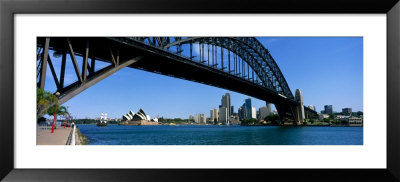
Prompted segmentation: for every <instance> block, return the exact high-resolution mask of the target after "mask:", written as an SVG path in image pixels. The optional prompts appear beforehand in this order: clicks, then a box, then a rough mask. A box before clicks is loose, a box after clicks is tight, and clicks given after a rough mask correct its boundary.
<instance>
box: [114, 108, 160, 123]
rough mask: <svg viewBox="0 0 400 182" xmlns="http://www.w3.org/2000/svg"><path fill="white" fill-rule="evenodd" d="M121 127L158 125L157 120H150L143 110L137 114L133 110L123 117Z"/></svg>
mask: <svg viewBox="0 0 400 182" xmlns="http://www.w3.org/2000/svg"><path fill="white" fill-rule="evenodd" d="M120 124H121V125H158V120H157V118H154V119H153V120H150V116H149V115H147V114H146V113H145V112H144V111H143V109H139V111H138V112H137V113H136V114H135V113H134V112H133V111H132V110H131V111H130V112H129V113H128V114H125V115H123V116H122V121H121V122H120Z"/></svg>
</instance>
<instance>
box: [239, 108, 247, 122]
mask: <svg viewBox="0 0 400 182" xmlns="http://www.w3.org/2000/svg"><path fill="white" fill-rule="evenodd" d="M245 111H246V109H245V106H244V104H243V105H242V106H240V107H239V109H238V117H239V120H244V119H246V113H245Z"/></svg>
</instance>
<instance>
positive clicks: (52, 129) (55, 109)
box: [51, 92, 60, 133]
mask: <svg viewBox="0 0 400 182" xmlns="http://www.w3.org/2000/svg"><path fill="white" fill-rule="evenodd" d="M58 96H60V93H59V92H56V99H57V103H56V106H55V107H54V118H53V125H52V126H51V133H54V128H55V126H56V118H57V104H58Z"/></svg>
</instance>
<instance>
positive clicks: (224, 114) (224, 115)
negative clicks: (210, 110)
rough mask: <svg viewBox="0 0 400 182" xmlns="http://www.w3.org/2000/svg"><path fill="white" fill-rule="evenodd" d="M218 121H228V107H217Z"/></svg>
mask: <svg viewBox="0 0 400 182" xmlns="http://www.w3.org/2000/svg"><path fill="white" fill-rule="evenodd" d="M219 122H221V123H225V124H226V123H228V108H226V107H220V108H219Z"/></svg>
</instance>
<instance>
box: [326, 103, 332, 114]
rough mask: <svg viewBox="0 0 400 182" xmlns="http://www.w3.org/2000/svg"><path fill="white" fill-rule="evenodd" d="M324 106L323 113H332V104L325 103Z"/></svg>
mask: <svg viewBox="0 0 400 182" xmlns="http://www.w3.org/2000/svg"><path fill="white" fill-rule="evenodd" d="M324 108H325V112H324V113H325V114H333V107H332V105H325V106H324Z"/></svg>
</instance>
